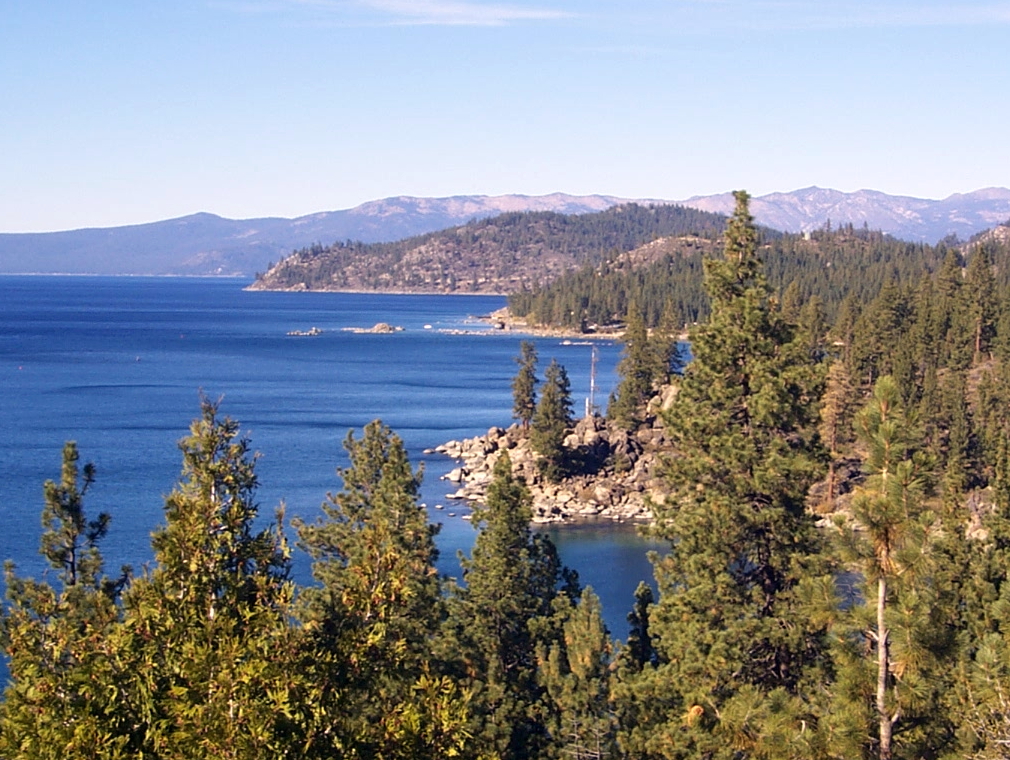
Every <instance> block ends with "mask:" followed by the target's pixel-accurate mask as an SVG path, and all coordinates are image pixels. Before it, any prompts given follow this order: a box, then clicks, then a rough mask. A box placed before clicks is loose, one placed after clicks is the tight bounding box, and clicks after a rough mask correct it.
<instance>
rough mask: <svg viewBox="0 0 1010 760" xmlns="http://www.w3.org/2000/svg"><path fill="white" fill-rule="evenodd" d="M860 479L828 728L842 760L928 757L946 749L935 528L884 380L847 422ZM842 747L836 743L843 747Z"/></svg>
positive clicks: (945, 643) (902, 415) (944, 628)
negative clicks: (846, 615)
mask: <svg viewBox="0 0 1010 760" xmlns="http://www.w3.org/2000/svg"><path fill="white" fill-rule="evenodd" d="M856 431H857V435H858V437H859V439H860V441H861V443H862V444H863V446H864V447H865V450H866V451H867V458H866V462H865V469H866V471H867V479H866V482H865V484H864V485H862V486H860V487H859V488H858V489H857V491H856V493H855V494H854V497H853V500H852V513H853V517H854V518H855V520H856V525H854V526H851V527H850V528H848V529H846V530H845V531H843V534H842V536H843V539H844V543H843V546H842V548H843V550H844V556H845V557H846V559H848V560H849V561H850V562H854V563H855V564H854V567H855V568H856V569H857V570H858V572H859V573H860V575H861V576H862V578H863V583H864V590H863V593H862V595H861V596H862V600H863V601H862V602H861V603H860V604H857V605H854V606H853V608H852V610H851V615H852V622H851V628H850V629H849V630H848V632H845V629H844V628H840V634H841V635H840V637H839V650H838V662H839V668H840V677H839V688H838V694H839V700H838V701H837V702H836V704H835V710H834V711H833V727H834V730H835V732H836V734H835V735H836V737H837V739H838V745H837V747H838V750H837V751H838V752H839V756H842V757H855V756H861V755H863V756H865V755H868V754H871V753H872V756H875V757H879V758H881V760H889V758H892V757H908V758H924V757H936V756H938V753H939V752H941V751H942V750H943V749H944V745H945V744H946V743H947V742H949V741H950V738H951V737H950V731H949V725H948V724H947V723H946V721H945V720H944V718H943V717H942V716H941V711H940V710H939V705H940V702H941V699H942V692H943V687H944V681H943V679H942V678H941V674H942V673H944V671H945V670H947V669H949V668H950V665H951V663H952V661H951V660H948V659H946V658H947V657H949V655H950V652H951V647H952V640H951V629H950V627H949V626H948V625H946V624H945V622H946V621H944V620H943V619H942V616H943V614H944V609H943V605H941V604H939V592H941V591H942V588H940V585H941V584H938V583H936V580H937V577H938V576H937V575H936V566H935V565H934V562H933V560H934V552H933V549H934V547H935V545H936V543H937V539H938V536H939V533H938V531H939V523H938V520H937V518H936V516H935V515H934V513H932V512H931V511H929V510H927V509H925V508H924V507H923V499H924V497H925V496H926V495H927V493H928V488H929V486H930V475H931V468H932V462H931V459H930V458H929V457H928V456H927V455H926V454H925V453H924V452H923V451H921V450H920V449H919V446H920V445H921V444H920V441H921V433H920V432H919V431H918V429H917V426H916V424H915V421H914V418H913V417H910V416H909V415H908V414H907V413H906V411H905V409H904V407H903V405H902V402H901V394H900V392H899V389H898V387H897V385H896V383H895V382H894V380H893V378H891V377H890V376H884V377H881V378H879V379H878V380H877V382H876V384H875V386H874V391H873V395H872V396H871V398H870V400H869V401H868V402H867V404H866V406H865V407H864V408H863V409H862V410H861V411H860V412H859V414H858V415H857V417H856ZM843 737H844V739H843Z"/></svg>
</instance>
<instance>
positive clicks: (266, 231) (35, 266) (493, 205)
mask: <svg viewBox="0 0 1010 760" xmlns="http://www.w3.org/2000/svg"><path fill="white" fill-rule="evenodd" d="M627 202H637V203H646V204H647V203H680V204H682V205H685V206H690V207H693V208H697V209H701V210H704V211H714V212H720V213H729V212H731V211H732V209H733V197H732V194H731V193H723V194H720V195H711V196H696V197H693V198H688V199H686V200H683V201H668V200H656V199H637V200H634V201H632V199H627V198H618V197H615V196H609V195H588V196H573V195H567V194H564V193H554V194H552V195H541V196H527V195H501V196H484V195H465V196H453V197H449V198H415V197H409V196H397V197H393V198H385V199H383V200H376V201H370V202H368V203H364V204H362V205H360V206H357V207H355V208H352V209H345V210H341V211H324V212H320V213H316V214H309V215H307V216H302V217H298V218H296V219H283V218H278V217H268V218H262V219H243V220H234V219H225V218H222V217H219V216H215V215H214V214H208V213H199V214H193V215H191V216H186V217H181V218H179V219H169V220H165V221H160V222H153V223H150V224H140V225H131V226H126V227H111V228H104V229H82V230H70V231H66V232H44V233H2V234H0V273H26V272H31V273H67V274H157V275H161V274H177V275H238V276H246V277H249V276H252V275H253V274H254V273H255V272H257V271H262V270H265V269H267V268H268V265H269V264H270V263H271V262H274V261H277V260H278V259H280V258H281V257H283V256H285V255H287V254H289V253H291V251H293V250H294V249H296V248H302V247H305V246H309V245H312V244H313V243H317V242H318V243H322V244H324V245H326V244H330V243H333V242H335V241H338V240H360V241H362V242H385V241H392V240H399V239H402V238H406V237H411V236H413V235H420V234H423V233H426V232H435V231H437V230H441V229H445V228H447V227H453V226H456V225H460V224H465V223H466V222H468V221H471V220H473V219H480V218H485V217H490V216H496V215H498V214H502V213H508V212H517V211H556V212H559V213H564V214H585V213H592V212H596V211H603V210H604V209H607V208H610V207H611V206H614V205H617V204H620V203H627ZM751 212H752V213H753V214H754V216H755V218H756V220H757V221H758V223H760V224H763V225H765V226H768V227H772V228H775V229H779V230H783V231H788V232H802V231H805V230H811V229H818V228H820V227H823V226H824V225H825V224H826V223H827V222H828V221H829V220H830V222H831V223H832V224H834V225H836V226H837V225H839V224H846V223H849V222H851V223H852V224H854V225H856V226H860V227H861V226H863V224H864V223H865V224H866V225H867V226H869V227H870V228H871V229H880V230H883V231H884V232H887V233H889V234H891V235H894V236H895V237H898V238H902V239H906V240H914V241H925V242H929V243H934V242H936V241H937V240H940V239H943V238H945V237H947V236H948V235H952V234H953V235H957V236H958V237H959V238H960V239H962V240H967V239H968V238H969V237H971V236H972V235H973V234H976V233H978V232H981V231H983V230H985V229H988V228H991V227H994V226H996V225H998V224H1000V223H1002V222H1005V221H1007V220H1008V219H1010V190H1008V189H1006V188H999V187H997V188H986V189H983V190H977V191H975V192H971V193H963V194H961V193H957V194H954V195H951V196H949V197H947V198H944V199H943V200H927V199H922V198H910V197H904V196H892V195H887V194H885V193H881V192H878V191H874V190H860V191H858V192H854V193H843V192H840V191H838V190H830V189H822V188H817V187H810V188H805V189H803V190H796V191H794V192H791V193H771V194H769V195H764V196H760V197H756V198H754V199H753V200H752V202H751Z"/></svg>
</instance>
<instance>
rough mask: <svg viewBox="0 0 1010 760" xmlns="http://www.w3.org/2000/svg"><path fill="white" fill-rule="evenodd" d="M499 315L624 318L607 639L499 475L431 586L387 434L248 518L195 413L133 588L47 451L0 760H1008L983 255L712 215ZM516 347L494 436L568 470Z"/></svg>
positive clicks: (1005, 495) (1009, 257)
mask: <svg viewBox="0 0 1010 760" xmlns="http://www.w3.org/2000/svg"><path fill="white" fill-rule="evenodd" d="M694 223H695V226H697V225H698V224H700V222H698V221H697V220H695V222H694ZM543 224H544V225H546V226H548V227H549V228H550V229H551V230H553V229H554V227H553V226H551V225H557V224H560V222H558V220H557V219H555V218H553V217H546V216H545V218H544V220H543ZM643 224H644V222H643ZM707 224H708V223H707V222H706V225H707ZM632 232H635V234H637V230H633V231H632ZM552 234H553V232H552ZM559 234H560V233H559ZM587 234H588V233H587ZM629 234H631V233H630V232H629ZM636 239H637V238H636ZM610 245H611V242H610V239H609V238H606V239H605V240H604V242H603V243H601V244H600V246H599V248H600V249H601V250H602V249H604V248H606V247H608V246H610ZM391 250H392V249H391ZM510 308H511V309H512V310H513V312H514V313H517V314H521V315H532V317H533V318H534V321H537V322H539V323H542V324H554V325H566V326H570V327H585V326H586V325H588V324H591V323H599V324H604V323H609V322H613V321H621V322H623V323H625V325H626V331H625V334H624V335H625V337H624V341H625V352H624V359H623V360H622V362H621V366H620V368H619V373H620V375H621V384H620V386H619V388H618V390H617V392H616V393H615V395H614V396H613V397H612V399H611V403H610V408H609V410H608V416H609V417H610V418H611V419H613V420H616V421H617V422H618V423H619V424H621V425H622V426H624V427H625V428H626V429H628V430H635V429H636V427H637V426H638V425H641V424H644V423H645V417H646V414H645V410H646V409H647V408H648V407H649V405H650V403H651V402H652V401H653V400H654V398H655V397H657V396H658V395H660V394H661V392H662V391H664V390H669V389H670V387H671V386H672V388H673V389H674V391H675V392H672V393H670V392H666V393H663V394H662V395H663V397H664V398H668V399H669V403H667V404H664V405H663V408H662V410H661V412H660V416H661V424H662V426H663V427H664V429H665V433H666V436H667V437H668V438H669V440H670V441H671V444H670V449H669V451H668V452H666V455H665V457H664V462H663V469H662V478H663V483H664V484H665V487H664V492H665V497H664V498H663V499H662V500H659V501H657V502H655V503H653V504H652V511H653V514H654V520H653V522H652V523H651V524H650V525H649V526H648V527H647V528H645V529H646V530H648V532H649V533H650V535H651V536H653V537H654V538H656V539H659V540H660V541H661V542H662V547H663V548H662V550H660V551H658V552H656V553H655V555H654V556H653V557H652V563H653V569H654V574H655V582H656V585H655V589H656V590H655V591H654V590H653V587H651V586H649V585H647V584H642V585H641V586H640V587H639V589H638V592H637V593H636V594H635V597H634V598H632V599H628V600H627V607H628V616H627V619H628V626H627V628H626V629H625V630H621V631H608V630H607V629H606V627H605V626H604V624H603V621H602V617H601V609H600V602H599V600H598V599H597V597H596V596H595V594H594V593H593V591H592V589H591V588H587V587H582V586H581V585H580V583H579V580H578V577H577V576H576V575H575V574H574V573H572V572H571V571H569V570H568V569H567V568H566V567H564V566H563V564H562V563H561V561H560V560H559V557H558V553H557V551H556V549H555V547H554V546H553V544H552V543H551V541H550V540H549V539H548V538H547V537H546V535H545V534H542V533H538V532H536V531H534V530H532V529H531V527H530V522H531V517H532V514H531V502H530V495H529V492H528V490H527V485H526V483H525V482H524V481H523V480H522V478H520V477H517V476H516V474H515V472H514V470H513V468H512V466H511V462H510V460H509V458H508V456H507V455H504V456H501V457H500V458H499V459H498V461H497V464H496V466H495V470H494V480H493V483H492V485H491V486H490V487H489V489H488V492H487V498H486V503H484V504H481V505H479V506H478V507H477V508H476V509H475V512H474V516H473V522H474V524H475V525H478V526H479V528H480V530H479V532H478V534H477V538H476V542H475V544H474V546H473V549H472V552H471V553H470V555H469V556H464V557H461V560H460V561H461V566H462V568H461V574H460V575H461V581H462V582H460V583H455V582H451V581H448V580H446V579H445V578H443V577H440V575H439V574H438V572H437V571H436V569H435V559H436V556H437V550H436V548H435V540H434V539H435V535H436V532H437V528H436V527H435V526H433V525H431V524H429V522H428V520H427V513H426V511H425V510H424V509H423V508H422V507H421V506H420V505H419V503H418V488H419V484H420V475H421V473H420V471H419V470H418V469H415V468H414V466H413V465H412V464H411V462H410V461H409V460H408V457H407V454H406V451H405V448H404V446H403V444H402V442H401V440H400V438H399V437H398V436H397V435H396V433H395V432H394V431H393V430H390V429H389V428H388V427H386V426H385V425H384V424H383V423H382V422H380V421H375V422H373V423H371V424H369V425H367V426H366V427H365V428H364V429H363V430H361V431H352V432H351V433H349V434H348V436H347V438H346V440H345V443H344V445H345V448H346V449H347V452H348V454H349V458H350V464H349V466H348V467H347V468H345V469H343V470H341V471H340V473H339V474H340V478H341V482H342V486H341V488H340V490H339V491H338V492H336V493H334V494H332V495H331V496H329V497H327V500H326V502H325V503H324V505H323V509H322V515H321V516H320V517H319V518H318V519H317V520H316V521H314V522H307V521H301V520H292V521H289V520H288V519H287V518H286V517H285V515H284V514H283V512H278V513H277V514H276V515H275V516H274V518H273V521H272V522H270V523H269V525H266V522H265V521H264V519H263V516H261V515H259V514H258V509H257V506H256V504H257V502H256V488H257V474H256V470H255V456H254V455H253V453H252V450H251V447H250V446H251V444H250V442H249V441H248V440H247V439H246V438H245V437H244V436H243V434H242V432H241V429H240V425H239V423H238V422H237V421H235V420H233V419H231V418H229V417H228V416H226V415H225V414H224V410H222V409H221V408H219V405H218V404H217V403H215V402H213V401H210V400H206V399H205V400H203V402H202V405H201V408H200V410H199V415H198V416H197V418H196V419H195V421H194V422H193V423H192V425H191V427H190V430H189V433H188V435H187V436H186V437H185V438H183V439H182V441H181V442H180V444H179V448H180V453H181V460H182V467H181V474H180V477H179V480H178V483H177V485H176V486H175V488H174V490H172V492H171V493H169V494H168V495H167V496H166V497H165V500H164V522H163V524H162V525H161V526H160V527H159V528H158V529H157V530H156V531H155V533H154V534H153V537H152V549H153V556H154V561H153V563H152V564H151V566H150V567H149V568H147V569H146V570H144V571H143V572H138V573H134V572H132V571H131V570H130V569H129V568H124V569H123V570H121V571H116V570H113V569H111V568H108V567H106V566H105V565H104V563H103V559H102V553H101V547H102V539H103V537H104V536H105V535H106V533H107V531H108V528H109V524H110V521H111V520H114V519H115V515H111V516H110V515H107V514H97V515H95V514H92V513H91V512H89V510H88V508H87V498H88V489H89V486H90V485H91V484H92V483H93V482H94V479H95V477H96V474H95V472H94V470H93V468H92V467H91V466H90V465H88V464H86V455H87V452H82V451H78V449H77V447H76V445H75V444H73V443H68V444H67V445H66V446H65V448H64V450H63V452H62V468H61V469H60V470H59V474H58V476H57V477H54V479H53V480H52V481H49V482H47V483H46V484H45V486H44V497H45V499H44V509H43V514H42V521H43V526H44V533H43V536H42V540H41V546H40V551H41V553H42V555H43V556H44V558H45V559H46V560H47V562H48V563H49V565H50V567H51V571H50V573H49V575H48V576H47V578H48V580H40V579H33V578H30V577H25V576H23V575H21V574H19V570H18V568H16V567H14V566H13V565H12V564H10V563H8V564H7V565H6V567H5V577H6V586H7V601H6V605H5V608H4V611H3V616H2V637H3V647H4V649H5V651H6V656H7V661H8V665H9V671H10V673H9V681H8V684H7V688H6V691H5V693H4V697H3V701H2V703H0V757H2V758H6V759H7V760H15V759H21V758H24V759H25V760H27V759H31V760H36V759H43V758H53V759H54V760H55V759H56V758H60V759H61V760H65V759H67V758H110V759H113V758H115V759H117V760H118V759H122V760H125V759H127V758H136V759H138V760H140V759H144V760H155V759H157V760H194V759H198V758H208V759H209V758H215V759H216V758H222V759H234V760H245V759H247V758H248V759H250V760H251V759H253V758H340V759H345V758H346V759H348V760H357V759H361V760H401V759H402V760H407V759H408V758H410V759H413V758H431V759H432V760H434V759H436V758H464V759H470V760H526V759H527V758H528V759H531V760H536V759H541V758H542V759H543V760H554V759H556V760H561V759H562V758H572V759H575V760H588V759H590V758H591V759H593V760H602V759H603V758H611V759H614V760H616V759H618V758H629V759H631V758H634V759H636V760H637V759H642V760H744V759H750V758H753V759H755V760H757V759H762V760H799V759H801V758H803V759H811V760H815V759H823V760H858V759H860V758H865V759H867V760H869V759H870V758H874V759H879V760H892V759H894V760H898V759H899V758H900V759H902V760H916V759H920V758H921V759H928V760H932V759H936V760H941V759H953V758H976V759H978V760H983V759H984V760H989V759H995V758H1007V757H1010V246H1008V245H1007V244H1006V243H1000V242H999V241H994V240H991V239H988V238H985V237H982V238H979V239H978V240H975V241H972V242H971V243H969V244H965V245H957V244H955V243H954V242H953V241H951V242H950V243H949V244H945V243H941V244H938V245H936V246H928V245H922V244H910V243H903V242H900V241H897V240H894V239H891V238H888V237H887V236H884V235H881V234H880V233H876V232H872V231H869V230H866V229H854V228H852V227H851V226H845V227H841V228H837V229H830V228H826V229H824V230H821V231H818V232H815V233H812V234H809V235H806V236H804V235H783V234H779V233H772V232H770V231H766V230H760V229H758V228H757V227H756V226H755V225H754V223H753V220H752V218H751V216H750V213H749V210H748V196H747V194H746V193H742V192H740V193H737V194H736V211H735V213H734V214H733V215H732V217H731V218H729V219H728V221H725V223H724V225H720V226H719V227H718V229H716V228H709V227H707V226H706V228H705V230H704V231H703V234H702V235H701V236H698V237H697V238H696V239H695V242H694V243H692V244H691V245H689V246H687V247H686V248H685V247H684V246H681V247H680V248H678V249H677V251H676V252H672V253H671V252H666V253H663V252H660V254H659V255H657V256H656V257H655V258H654V259H653V260H651V261H649V262H645V263H644V264H642V265H640V266H632V263H631V262H630V260H628V259H627V258H614V259H608V260H606V261H604V260H602V258H601V259H596V260H590V261H588V262H587V263H586V264H585V266H584V267H583V268H582V269H578V270H574V271H572V272H570V273H569V274H565V275H561V276H560V277H558V278H557V279H555V280H554V281H553V282H552V283H551V284H547V285H543V286H537V287H530V288H528V289H524V290H522V291H520V292H518V293H516V294H514V295H513V296H512V298H511V300H510ZM685 326H686V328H687V340H688V341H689V344H690V354H691V356H690V361H688V362H685V361H684V357H682V356H681V355H680V353H679V351H678V349H677V337H678V335H679V334H680V333H681V332H682V331H683V330H684V329H685ZM536 360H537V356H536V352H535V350H534V348H533V347H532V345H529V344H524V345H523V348H522V350H521V355H520V356H519V357H517V364H518V373H517V375H516V377H515V380H514V382H513V385H512V388H513V392H514V397H515V418H516V419H517V420H518V421H519V422H520V424H521V426H522V428H523V429H524V430H527V431H528V434H529V436H530V437H531V440H532V441H533V445H534V448H535V450H536V452H537V454H538V456H539V457H540V458H541V464H542V474H543V477H545V478H550V479H553V478H562V477H564V473H565V470H566V468H569V467H572V466H575V465H573V464H572V462H571V461H569V460H568V459H567V458H566V452H565V449H564V443H563V442H564V440H565V433H566V429H567V428H568V427H569V426H571V425H572V414H571V399H570V395H569V390H568V379H567V375H566V374H565V370H564V367H562V366H560V365H557V364H552V365H551V366H550V367H549V368H547V371H546V373H545V377H544V381H543V382H542V383H539V384H538V382H537V379H536V376H535V365H536ZM650 424H651V423H650ZM57 460H58V455H57V454H56V452H54V462H53V464H54V474H55V473H56V465H57V464H58V461H57ZM265 525H266V527H264V526H265ZM296 551H298V552H305V553H307V554H308V555H309V556H310V557H311V560H312V563H313V564H312V574H313V578H314V583H312V584H310V585H307V586H305V587H300V586H298V585H296V584H295V583H294V582H293V581H292V579H291V563H292V556H293V553H294V552H296Z"/></svg>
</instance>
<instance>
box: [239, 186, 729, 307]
mask: <svg viewBox="0 0 1010 760" xmlns="http://www.w3.org/2000/svg"><path fill="white" fill-rule="evenodd" d="M724 225H725V217H723V216H721V215H717V214H709V213H706V212H703V211H695V210H692V209H687V208H682V207H679V206H639V205H637V204H627V205H624V206H618V207H615V208H612V209H608V210H606V211H603V212H600V213H598V214H580V215H566V214H557V213H553V212H526V213H511V214H503V215H502V216H498V217H494V218H491V219H484V220H480V221H475V222H471V223H469V224H465V225H463V226H460V227H453V228H451V229H448V230H444V231H442V232H435V233H431V234H427V235H420V236H418V237H412V238H408V239H406V240H401V241H399V242H396V243H377V244H364V243H356V242H350V241H347V242H341V243H334V244H333V245H330V246H323V245H314V246H311V247H308V248H303V249H301V250H299V251H296V252H294V253H293V254H292V255H291V256H288V257H287V258H285V259H284V260H283V261H281V262H280V263H279V264H277V265H276V266H274V267H272V268H271V269H270V270H269V271H267V272H266V273H264V274H262V275H259V276H257V278H256V282H255V283H253V285H252V286H251V288H252V289H253V290H374V291H397V292H418V293H421V292H424V293H512V292H515V291H518V290H522V289H524V288H536V287H540V286H542V285H545V284H547V283H549V282H552V281H553V280H555V279H556V278H557V277H559V276H560V275H562V274H563V273H565V272H567V271H569V270H571V269H574V268H578V267H580V266H584V265H587V264H588V265H598V264H601V263H602V262H604V261H607V260H609V259H612V258H614V257H615V256H617V255H619V254H621V253H623V252H626V251H630V250H632V249H634V248H637V247H639V246H641V245H643V244H645V243H648V242H650V241H653V240H656V239H657V238H660V237H679V236H690V237H698V238H703V239H707V240H713V241H714V240H716V239H717V238H718V236H719V235H720V234H721V232H722V229H723V227H724Z"/></svg>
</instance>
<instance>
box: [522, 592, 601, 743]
mask: <svg viewBox="0 0 1010 760" xmlns="http://www.w3.org/2000/svg"><path fill="white" fill-rule="evenodd" d="M563 601H564V608H565V609H564V611H563V616H564V623H563V625H562V634H563V635H562V637H561V638H560V639H559V640H557V641H555V642H554V643H553V644H552V645H550V647H546V646H543V645H541V646H540V648H539V658H540V671H539V674H540V680H541V682H542V683H543V685H544V686H545V687H546V688H547V693H548V696H549V697H550V700H551V702H552V703H553V705H554V712H555V713H556V719H555V720H556V723H555V728H554V731H553V736H554V745H555V746H557V745H560V746H561V752H562V753H563V755H564V756H565V757H572V758H577V759H578V760H590V758H592V759H593V760H599V759H602V758H608V757H616V756H617V755H616V752H617V745H616V741H615V736H616V727H617V726H616V717H615V716H614V714H613V712H612V710H611V707H610V675H609V672H608V669H609V666H610V657H611V641H610V635H609V633H608V632H607V628H606V626H605V625H604V624H603V617H602V609H601V607H600V600H599V597H597V596H596V594H594V593H593V591H592V589H591V588H588V587H587V588H586V589H584V590H583V592H582V596H581V598H580V599H579V601H578V604H576V605H574V606H572V604H571V602H570V600H568V599H567V597H563Z"/></svg>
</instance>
